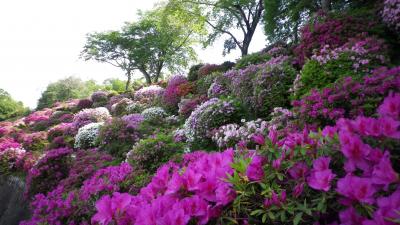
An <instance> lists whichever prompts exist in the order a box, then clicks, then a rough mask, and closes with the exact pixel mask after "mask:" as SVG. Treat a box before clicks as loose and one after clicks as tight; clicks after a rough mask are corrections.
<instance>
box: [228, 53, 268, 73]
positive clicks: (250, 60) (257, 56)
mask: <svg viewBox="0 0 400 225" xmlns="http://www.w3.org/2000/svg"><path fill="white" fill-rule="evenodd" d="M270 59H271V56H270V55H268V54H265V53H263V52H256V53H253V54H249V55H246V56H243V57H242V58H240V59H239V60H238V61H237V62H236V65H235V69H243V68H245V67H247V66H249V65H255V64H260V63H263V62H266V61H268V60H270Z"/></svg>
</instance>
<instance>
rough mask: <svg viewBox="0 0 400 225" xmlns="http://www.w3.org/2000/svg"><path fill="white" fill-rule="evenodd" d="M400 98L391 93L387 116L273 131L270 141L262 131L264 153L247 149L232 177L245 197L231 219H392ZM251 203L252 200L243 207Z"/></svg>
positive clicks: (386, 103)
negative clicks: (294, 130)
mask: <svg viewBox="0 0 400 225" xmlns="http://www.w3.org/2000/svg"><path fill="white" fill-rule="evenodd" d="M399 100H400V96H399V97H395V96H389V97H388V98H386V99H385V101H384V103H383V104H382V105H381V106H380V107H379V110H378V113H379V116H380V117H379V118H367V117H362V116H361V117H358V118H357V119H356V120H347V119H340V120H338V122H337V124H336V126H335V127H326V128H325V129H324V130H323V131H322V133H321V134H315V133H308V131H307V130H305V131H304V132H303V134H301V133H297V134H296V133H291V134H289V135H287V136H286V137H284V138H282V139H277V138H276V135H274V132H275V131H270V133H269V135H268V136H269V138H268V139H264V138H263V137H262V136H261V137H257V142H258V143H259V144H260V145H262V147H261V148H260V150H259V151H258V154H253V155H252V156H250V158H249V155H248V153H244V154H243V156H242V157H238V159H237V160H236V161H235V162H234V164H233V165H232V167H233V168H235V173H234V175H233V176H231V177H229V178H228V180H229V182H230V183H232V187H234V189H235V191H236V193H237V194H238V196H237V198H236V200H235V202H234V203H233V205H232V209H231V210H227V211H225V212H226V214H225V216H227V217H231V218H230V219H229V220H227V221H232V219H233V220H235V221H237V222H241V221H243V220H247V221H248V222H249V223H253V222H256V221H262V222H263V223H275V222H281V223H291V222H292V223H294V224H299V223H301V224H313V223H316V222H318V223H328V224H329V223H333V222H338V221H335V220H336V219H337V218H339V219H340V223H341V224H348V223H353V222H354V221H355V220H357V221H364V222H367V223H365V224H379V221H380V222H381V224H392V223H390V222H387V223H386V222H383V221H385V220H386V221H390V220H395V219H398V218H399V216H400V215H399V214H396V210H398V207H399V205H398V204H394V205H393V204H391V203H390V202H393V201H396V200H395V199H396V198H398V190H399V189H398V188H399V182H400V180H399V176H398V172H396V171H395V170H394V168H393V167H392V164H391V158H392V157H393V159H394V158H395V157H396V156H392V157H391V153H393V154H395V155H397V153H395V151H393V150H394V149H396V148H397V147H396V145H394V146H393V145H391V144H389V143H390V142H391V141H392V140H395V139H399V138H400V132H399V130H398V127H399V126H400V121H398V118H399V116H400V115H399V113H398V112H396V113H394V112H395V111H394V109H396V107H397V105H398V103H397V102H398V101H399ZM399 107H400V106H399ZM389 108H390V109H389ZM389 115H390V116H389ZM389 121H390V122H389ZM378 124H379V125H378ZM389 124H391V125H389ZM368 137H380V138H379V139H370V138H368ZM367 140H368V144H367V142H365V141H367ZM384 143H386V144H384ZM378 146H382V149H380V147H378ZM383 146H384V147H383ZM383 149H385V150H383ZM310 158H311V159H310ZM384 171H385V172H384ZM243 202H249V204H248V205H246V207H241V206H240V204H243ZM383 202H385V203H383ZM299 205H301V207H299ZM239 207H240V208H239ZM385 210H386V211H385ZM337 212H339V213H337ZM382 213H384V215H382ZM337 214H339V215H337ZM385 216H387V218H385ZM221 218H222V219H221V223H223V218H225V217H224V216H223V217H221ZM393 224H394V223H393Z"/></svg>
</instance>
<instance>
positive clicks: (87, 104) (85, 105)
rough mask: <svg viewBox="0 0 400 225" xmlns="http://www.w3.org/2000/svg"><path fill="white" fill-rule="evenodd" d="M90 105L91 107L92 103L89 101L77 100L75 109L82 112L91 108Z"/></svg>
mask: <svg viewBox="0 0 400 225" xmlns="http://www.w3.org/2000/svg"><path fill="white" fill-rule="evenodd" d="M92 105H93V101H92V100H90V99H79V102H78V105H77V107H78V109H79V110H82V109H87V108H91V107H92Z"/></svg>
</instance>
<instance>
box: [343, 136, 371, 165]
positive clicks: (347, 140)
mask: <svg viewBox="0 0 400 225" xmlns="http://www.w3.org/2000/svg"><path fill="white" fill-rule="evenodd" d="M339 140H340V145H341V151H342V153H343V155H344V156H345V157H346V158H347V162H346V165H345V169H346V171H348V172H352V171H354V170H355V169H356V167H357V168H360V169H362V170H364V171H366V170H368V169H369V164H368V162H367V161H366V157H367V156H368V154H369V152H370V150H371V147H370V146H369V145H366V144H364V143H363V142H362V141H361V139H360V138H359V137H358V136H356V135H353V134H350V133H349V132H347V131H340V132H339Z"/></svg>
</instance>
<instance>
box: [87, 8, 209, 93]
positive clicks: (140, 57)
mask: <svg viewBox="0 0 400 225" xmlns="http://www.w3.org/2000/svg"><path fill="white" fill-rule="evenodd" d="M179 10H180V9H179V8H178V7H174V8H172V7H164V6H160V7H158V8H156V9H154V10H152V11H148V12H145V13H142V12H139V20H138V21H136V22H132V23H126V24H125V26H124V27H123V28H122V29H121V30H120V31H109V32H104V33H95V34H90V35H89V36H88V39H87V43H86V45H85V47H84V50H83V51H82V57H83V58H84V59H85V60H97V61H100V62H107V63H109V64H111V65H114V66H116V67H119V68H121V69H122V70H124V71H125V73H126V75H127V78H128V80H127V83H126V90H127V89H128V88H129V85H130V81H131V77H132V72H133V71H135V70H138V71H140V72H141V73H142V74H143V76H144V77H145V79H146V82H147V83H148V84H151V83H152V82H157V81H158V79H159V78H160V76H161V75H162V72H163V70H164V69H168V70H169V71H170V72H174V71H176V70H180V69H181V68H184V67H187V66H188V64H189V62H190V61H192V60H195V59H196V53H195V51H194V49H193V48H192V46H193V44H195V43H197V42H198V40H199V39H198V34H199V33H201V32H202V30H204V29H203V27H202V26H201V24H200V23H198V21H197V20H196V19H194V18H193V17H190V16H185V15H183V14H182V13H180V11H179ZM199 24H200V25H199Z"/></svg>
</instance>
